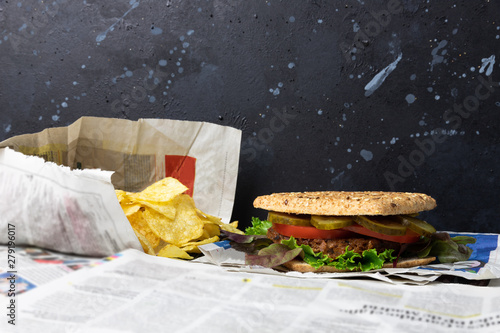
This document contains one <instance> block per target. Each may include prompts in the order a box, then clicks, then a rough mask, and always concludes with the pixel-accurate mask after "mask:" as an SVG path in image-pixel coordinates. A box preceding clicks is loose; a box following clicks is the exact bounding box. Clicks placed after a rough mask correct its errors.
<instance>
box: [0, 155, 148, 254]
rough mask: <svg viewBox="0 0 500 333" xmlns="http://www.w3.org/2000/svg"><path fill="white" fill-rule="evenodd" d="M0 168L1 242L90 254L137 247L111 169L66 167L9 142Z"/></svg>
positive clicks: (0, 157) (138, 246)
mask: <svg viewBox="0 0 500 333" xmlns="http://www.w3.org/2000/svg"><path fill="white" fill-rule="evenodd" d="M0 170H1V171H0V186H1V189H0V216H2V218H1V219H0V243H2V244H11V245H13V246H11V247H12V248H15V247H16V246H17V245H22V244H30V245H35V246H38V247H42V248H48V249H53V250H57V251H61V252H68V253H75V254H82V255H89V256H103V255H109V254H112V253H116V252H119V251H122V250H124V249H127V248H135V249H142V247H141V245H140V243H139V240H138V239H137V237H136V236H135V233H134V231H133V229H132V227H131V226H130V223H129V222H128V220H127V217H126V216H125V215H124V213H123V210H122V208H121V206H120V204H119V203H118V200H117V198H116V194H115V190H114V188H113V185H112V184H111V180H110V177H111V172H103V171H100V172H97V171H96V170H70V169H69V168H68V167H62V166H58V165H56V164H55V163H51V162H45V161H44V160H43V159H41V158H39V157H36V156H26V155H23V154H21V153H18V152H15V151H13V150H11V149H9V148H3V149H0ZM9 241H10V242H11V243H9Z"/></svg>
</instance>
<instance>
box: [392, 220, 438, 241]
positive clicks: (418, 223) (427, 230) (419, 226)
mask: <svg viewBox="0 0 500 333" xmlns="http://www.w3.org/2000/svg"><path fill="white" fill-rule="evenodd" d="M397 219H398V220H399V221H400V222H401V224H402V225H404V226H406V227H407V228H408V229H410V230H411V231H414V232H416V233H417V234H419V235H422V236H430V235H432V234H433V233H435V232H436V229H435V228H434V227H433V226H432V225H430V224H429V223H427V222H425V221H424V220H421V219H418V218H416V217H413V216H410V215H399V216H398V217H397Z"/></svg>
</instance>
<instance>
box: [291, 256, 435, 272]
mask: <svg viewBox="0 0 500 333" xmlns="http://www.w3.org/2000/svg"><path fill="white" fill-rule="evenodd" d="M434 260H436V257H426V258H417V257H415V258H405V259H401V260H398V263H397V264H396V268H410V267H417V266H423V265H427V264H430V263H431V262H433V261H434ZM283 266H285V267H286V268H288V269H289V270H292V271H297V272H302V273H306V272H314V273H342V272H356V271H357V270H353V271H351V270H348V269H337V268H335V267H333V266H322V267H320V268H318V269H316V268H314V267H312V266H311V265H309V264H307V263H305V262H304V261H302V260H296V259H294V260H291V261H289V262H287V263H285V264H283ZM383 268H394V265H393V264H392V263H386V264H384V266H383Z"/></svg>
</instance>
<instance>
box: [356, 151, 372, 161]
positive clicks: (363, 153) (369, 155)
mask: <svg viewBox="0 0 500 333" xmlns="http://www.w3.org/2000/svg"><path fill="white" fill-rule="evenodd" d="M359 154H360V155H361V157H363V158H364V159H365V161H371V160H372V159H373V153H372V152H371V151H369V150H366V149H361V151H360V152H359Z"/></svg>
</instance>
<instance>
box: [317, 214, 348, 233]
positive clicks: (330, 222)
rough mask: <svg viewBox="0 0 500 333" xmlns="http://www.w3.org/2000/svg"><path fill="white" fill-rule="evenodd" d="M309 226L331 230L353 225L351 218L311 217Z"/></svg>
mask: <svg viewBox="0 0 500 333" xmlns="http://www.w3.org/2000/svg"><path fill="white" fill-rule="evenodd" d="M311 224H312V225H313V226H315V227H316V228H317V229H321V230H333V229H340V228H343V227H347V226H350V225H353V224H354V220H353V219H352V216H321V215H312V216H311Z"/></svg>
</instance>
